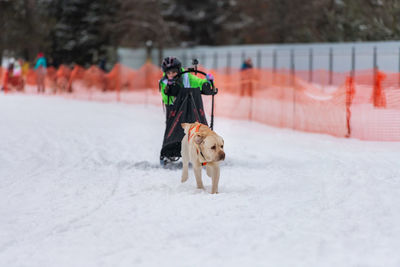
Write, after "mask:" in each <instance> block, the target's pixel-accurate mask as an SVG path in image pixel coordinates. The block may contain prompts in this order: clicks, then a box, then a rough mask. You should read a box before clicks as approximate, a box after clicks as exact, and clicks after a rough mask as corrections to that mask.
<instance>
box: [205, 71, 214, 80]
mask: <svg viewBox="0 0 400 267" xmlns="http://www.w3.org/2000/svg"><path fill="white" fill-rule="evenodd" d="M206 79H207V81H209V82H212V81H214V76H213V75H212V74H211V73H208V74H207V75H206Z"/></svg>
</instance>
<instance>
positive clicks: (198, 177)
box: [193, 163, 204, 189]
mask: <svg viewBox="0 0 400 267" xmlns="http://www.w3.org/2000/svg"><path fill="white" fill-rule="evenodd" d="M201 167H202V166H201V164H200V163H194V164H193V171H194V176H195V177H196V183H197V188H199V189H204V186H203V181H202V180H201Z"/></svg>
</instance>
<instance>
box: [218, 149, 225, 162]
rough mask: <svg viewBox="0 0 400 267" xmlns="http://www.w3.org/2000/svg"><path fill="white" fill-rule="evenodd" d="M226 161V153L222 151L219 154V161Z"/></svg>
mask: <svg viewBox="0 0 400 267" xmlns="http://www.w3.org/2000/svg"><path fill="white" fill-rule="evenodd" d="M224 159H225V152H224V151H220V152H219V160H224Z"/></svg>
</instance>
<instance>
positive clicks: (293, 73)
mask: <svg viewBox="0 0 400 267" xmlns="http://www.w3.org/2000/svg"><path fill="white" fill-rule="evenodd" d="M294 77H295V65H294V49H293V48H292V49H291V50H290V81H291V82H290V83H291V86H292V89H293V130H295V129H296V119H295V115H296V87H295V81H294Z"/></svg>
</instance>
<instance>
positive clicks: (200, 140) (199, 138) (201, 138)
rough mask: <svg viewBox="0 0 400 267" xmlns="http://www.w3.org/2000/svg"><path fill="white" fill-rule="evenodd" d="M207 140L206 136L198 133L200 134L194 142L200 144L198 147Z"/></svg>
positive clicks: (195, 137)
mask: <svg viewBox="0 0 400 267" xmlns="http://www.w3.org/2000/svg"><path fill="white" fill-rule="evenodd" d="M205 138H206V136H205V135H204V134H200V133H198V134H196V135H195V136H194V139H193V140H194V142H195V143H196V144H198V145H200V144H201V142H203V140H204V139H205Z"/></svg>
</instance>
